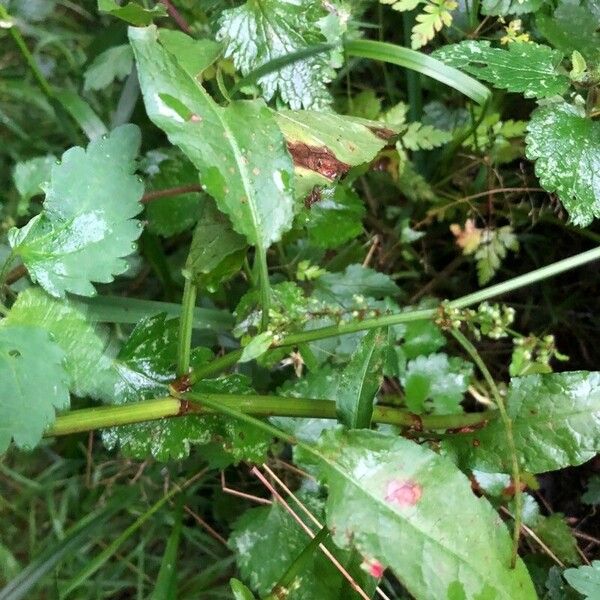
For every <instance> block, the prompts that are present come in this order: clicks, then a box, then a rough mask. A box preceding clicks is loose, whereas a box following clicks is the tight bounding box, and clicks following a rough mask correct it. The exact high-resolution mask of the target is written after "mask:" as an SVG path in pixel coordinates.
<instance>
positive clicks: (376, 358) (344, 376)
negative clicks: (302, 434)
mask: <svg viewBox="0 0 600 600" xmlns="http://www.w3.org/2000/svg"><path fill="white" fill-rule="evenodd" d="M384 340H385V337H384V334H383V333H382V332H381V331H380V330H377V329H374V330H372V331H369V332H368V333H367V334H366V335H365V336H364V337H363V338H362V340H361V341H360V345H359V346H358V347H357V348H356V351H355V352H354V354H353V355H352V358H351V359H350V362H349V363H348V365H347V366H346V367H344V370H343V372H342V373H340V375H339V379H338V385H337V389H336V391H335V397H334V398H332V400H335V403H336V409H337V413H338V418H339V420H340V422H341V423H343V424H344V425H345V426H346V427H348V428H349V429H369V427H370V426H371V416H372V414H373V403H374V400H375V394H376V393H377V391H378V390H379V386H380V385H381V381H382V380H383V345H384Z"/></svg>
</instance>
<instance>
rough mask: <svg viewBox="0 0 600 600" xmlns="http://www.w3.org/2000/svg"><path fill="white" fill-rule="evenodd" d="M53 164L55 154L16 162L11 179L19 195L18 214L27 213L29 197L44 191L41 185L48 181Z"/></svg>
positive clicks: (54, 162)
mask: <svg viewBox="0 0 600 600" xmlns="http://www.w3.org/2000/svg"><path fill="white" fill-rule="evenodd" d="M54 164H56V156H54V155H52V154H49V155H47V156H38V157H36V158H32V159H30V160H26V161H23V162H18V163H17V164H16V165H15V169H14V171H13V181H14V183H15V187H16V188H17V191H18V192H19V196H21V198H20V201H19V206H18V211H19V215H25V214H27V209H28V207H29V201H30V200H31V198H33V197H34V196H37V195H38V194H43V193H44V188H43V185H44V184H45V183H46V182H47V181H49V179H50V171H51V169H52V165H54Z"/></svg>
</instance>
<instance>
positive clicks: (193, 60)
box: [158, 29, 223, 81]
mask: <svg viewBox="0 0 600 600" xmlns="http://www.w3.org/2000/svg"><path fill="white" fill-rule="evenodd" d="M158 37H159V39H160V43H161V45H162V46H163V48H165V50H167V51H168V52H170V53H171V54H172V55H173V56H176V57H177V62H178V63H179V64H180V65H181V67H183V69H184V70H185V71H186V72H187V74H188V75H189V76H190V77H193V78H194V79H196V81H199V80H200V79H201V77H202V74H203V73H204V71H205V70H206V69H208V67H210V66H211V65H212V64H213V63H215V62H216V61H217V59H218V58H219V56H220V55H221V52H222V51H223V46H222V45H221V44H219V43H218V42H214V41H213V40H208V39H206V40H195V39H193V38H191V37H190V36H189V35H186V34H185V33H183V32H181V31H175V30H173V29H159V30H158Z"/></svg>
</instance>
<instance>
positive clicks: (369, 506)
mask: <svg viewBox="0 0 600 600" xmlns="http://www.w3.org/2000/svg"><path fill="white" fill-rule="evenodd" d="M297 454H298V456H297V458H298V460H300V461H301V462H302V463H303V464H309V465H310V464H312V465H314V466H315V467H316V468H317V470H318V473H319V477H320V478H321V479H323V480H324V481H325V482H326V483H327V485H328V487H329V497H328V502H327V525H328V527H329V529H330V530H331V531H332V532H334V540H335V541H336V543H337V544H338V545H340V546H342V547H346V546H347V545H348V544H349V543H352V544H353V545H354V546H355V547H356V549H357V550H358V551H359V552H360V553H361V554H362V555H363V556H364V557H366V558H367V557H368V558H369V559H371V560H376V561H378V562H379V563H381V564H382V565H383V567H390V568H391V569H392V570H393V572H394V574H395V575H396V577H398V579H399V580H400V581H401V582H402V584H403V585H404V586H405V587H406V589H407V590H408V591H409V593H410V594H412V595H413V596H415V597H417V598H446V597H447V595H448V592H449V590H450V589H452V588H451V586H452V587H456V586H457V585H461V586H462V588H463V591H464V597H465V598H469V599H475V598H494V599H501V598H505V599H506V600H526V599H527V600H528V599H534V598H536V594H535V591H534V588H533V584H532V582H531V580H530V579H529V575H528V573H527V570H526V568H525V566H524V565H523V563H522V562H521V561H520V560H518V561H517V565H516V568H515V569H514V570H511V568H510V556H511V541H510V537H509V534H508V531H507V529H506V527H505V525H504V524H503V523H502V521H501V520H500V519H499V517H498V515H497V514H496V513H495V511H494V510H493V508H492V507H491V505H490V504H489V503H488V502H487V500H485V499H483V498H477V497H475V495H474V494H473V492H472V491H471V484H470V482H469V480H468V478H467V477H466V476H465V475H464V474H463V473H461V472H460V471H459V470H458V469H457V468H456V467H455V466H454V465H453V464H452V463H451V462H450V461H449V460H447V459H445V458H443V457H441V456H439V455H437V454H435V453H434V452H432V451H431V450H428V449H427V448H426V447H423V446H420V445H418V444H416V443H415V442H411V441H409V440H407V439H404V438H399V437H397V436H386V435H383V434H381V433H377V432H373V431H366V430H360V431H349V432H343V431H339V430H338V431H331V430H330V431H326V432H325V433H324V434H323V436H322V438H321V440H320V443H319V445H318V446H316V447H314V448H307V447H303V448H300V449H299V451H298V453H297ZM450 499H451V500H452V501H451V502H450V501H449V500H450ZM456 506H460V507H461V512H462V513H463V514H465V515H468V526H465V523H464V522H463V521H462V520H461V519H457V518H456ZM455 582H457V583H455Z"/></svg>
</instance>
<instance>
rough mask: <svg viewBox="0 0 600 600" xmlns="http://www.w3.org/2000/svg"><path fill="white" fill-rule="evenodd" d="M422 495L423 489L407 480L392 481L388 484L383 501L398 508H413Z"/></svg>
mask: <svg viewBox="0 0 600 600" xmlns="http://www.w3.org/2000/svg"><path fill="white" fill-rule="evenodd" d="M422 495H423V488H422V487H421V486H420V485H419V484H418V483H416V482H414V481H410V480H409V479H404V480H399V479H392V481H390V482H389V483H388V486H387V492H386V495H385V499H386V500H387V501H388V502H390V503H394V504H397V505H398V506H414V505H415V504H416V503H417V502H418V501H419V500H420V499H421V496H422Z"/></svg>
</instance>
